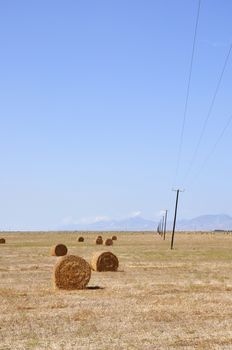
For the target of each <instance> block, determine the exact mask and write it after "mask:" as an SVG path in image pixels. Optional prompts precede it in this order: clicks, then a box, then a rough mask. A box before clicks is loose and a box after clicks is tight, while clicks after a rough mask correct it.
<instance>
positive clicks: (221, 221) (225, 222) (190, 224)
mask: <svg viewBox="0 0 232 350" xmlns="http://www.w3.org/2000/svg"><path fill="white" fill-rule="evenodd" d="M177 229H179V230H190V231H199V230H201V231H212V230H217V229H218V230H232V217H231V216H229V215H224V214H221V215H202V216H198V217H196V218H194V219H191V220H181V221H179V222H178V225H177Z"/></svg>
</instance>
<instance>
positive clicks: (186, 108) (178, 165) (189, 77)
mask: <svg viewBox="0 0 232 350" xmlns="http://www.w3.org/2000/svg"><path fill="white" fill-rule="evenodd" d="M200 7H201V0H199V1H198V9H197V17H196V23H195V30H194V37H193V46H192V53H191V60H190V67H189V75H188V82H187V91H186V97H185V104H184V116H183V121H182V126H181V133H180V143H179V149H178V155H177V165H176V172H175V181H176V178H177V176H178V172H179V167H180V160H181V154H182V147H183V139H184V131H185V124H186V117H187V111H188V101H189V93H190V84H191V78H192V70H193V58H194V53H195V47H196V37H197V29H198V22H199V16H200Z"/></svg>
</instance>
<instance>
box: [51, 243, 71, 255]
mask: <svg viewBox="0 0 232 350" xmlns="http://www.w3.org/2000/svg"><path fill="white" fill-rule="evenodd" d="M67 252H68V248H67V247H66V245H64V244H57V245H55V246H54V247H52V249H51V255H52V256H64V255H66V254H67Z"/></svg>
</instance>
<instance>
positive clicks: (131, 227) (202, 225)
mask: <svg viewBox="0 0 232 350" xmlns="http://www.w3.org/2000/svg"><path fill="white" fill-rule="evenodd" d="M157 226H158V222H157V221H153V220H147V219H144V218H142V217H141V216H134V217H130V218H127V219H123V220H108V221H98V222H94V223H91V224H85V225H83V224H73V225H63V226H62V227H59V228H58V229H59V230H65V231H66V230H67V231H69V230H70V231H81V230H82V231H154V230H155V231H156V228H157ZM171 228H172V222H171V221H169V222H168V223H167V229H169V230H170V229H171ZM176 229H177V230H180V231H212V230H216V229H218V230H232V217H230V216H229V215H224V214H221V215H202V216H198V217H196V218H193V219H189V220H179V221H177V225H176Z"/></svg>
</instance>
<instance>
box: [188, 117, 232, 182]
mask: <svg viewBox="0 0 232 350" xmlns="http://www.w3.org/2000/svg"><path fill="white" fill-rule="evenodd" d="M231 122H232V114H231V115H230V116H229V118H228V119H227V122H226V124H225V125H224V127H223V129H222V130H221V132H220V134H219V136H218V138H217V139H216V141H215V142H214V144H213V146H212V148H211V150H210V152H209V153H208V154H207V156H206V157H205V159H204V161H203V162H202V166H201V167H200V170H199V171H198V173H197V174H196V175H195V176H194V181H196V180H197V179H198V177H199V176H200V174H201V173H202V171H203V170H204V168H205V166H206V165H207V163H208V162H209V160H210V158H211V157H212V155H213V154H214V152H215V150H216V148H217V146H218V144H219V143H220V141H221V140H222V138H223V136H224V135H225V133H226V131H227V129H228V128H229V126H230V124H231Z"/></svg>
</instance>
